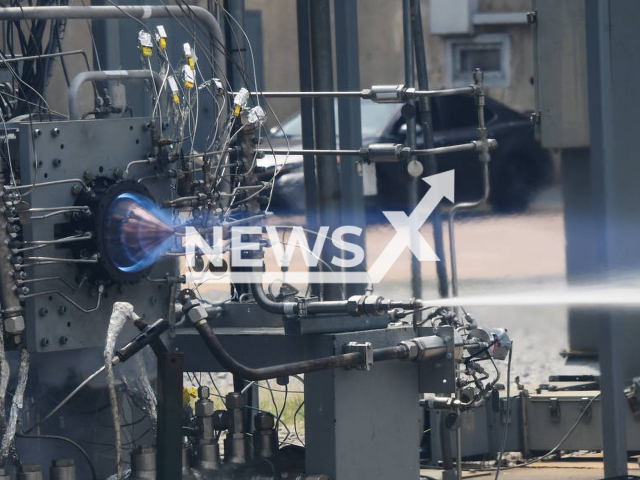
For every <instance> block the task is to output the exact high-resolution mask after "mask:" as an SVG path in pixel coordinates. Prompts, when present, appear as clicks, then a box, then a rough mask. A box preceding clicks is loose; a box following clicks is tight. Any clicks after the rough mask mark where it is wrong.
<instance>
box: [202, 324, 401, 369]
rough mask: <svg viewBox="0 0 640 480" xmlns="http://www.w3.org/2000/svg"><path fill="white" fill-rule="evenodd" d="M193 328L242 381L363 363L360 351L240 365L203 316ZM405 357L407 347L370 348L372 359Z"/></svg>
mask: <svg viewBox="0 0 640 480" xmlns="http://www.w3.org/2000/svg"><path fill="white" fill-rule="evenodd" d="M195 328H196V330H197V331H198V333H199V334H200V336H201V337H202V339H203V340H204V342H205V344H206V345H207V348H208V349H209V351H210V352H211V354H212V355H213V356H214V358H215V359H216V360H217V361H218V362H219V363H220V365H222V366H223V367H224V368H225V369H227V370H228V371H229V372H231V373H233V374H234V375H237V376H239V377H241V378H243V379H245V380H250V381H260V380H269V379H271V378H279V377H287V376H290V375H302V374H305V373H312V372H318V371H321V370H332V369H336V368H343V367H352V366H356V365H364V362H365V358H364V356H363V354H362V353H360V352H352V353H345V354H342V355H332V356H330V357H321V358H314V359H311V360H302V361H300V362H292V363H285V364H282V365H274V366H272V367H262V368H251V367H247V366H246V365H243V364H242V363H240V362H238V361H237V360H236V359H234V358H233V357H232V356H231V355H229V353H228V352H227V351H226V350H225V348H224V347H223V346H222V344H221V343H220V341H219V340H218V337H216V335H215V334H214V333H213V330H211V327H210V326H209V324H208V323H207V322H206V320H205V319H202V320H200V321H199V322H197V323H196V324H195ZM408 356H409V350H408V349H407V348H405V347H403V346H394V347H388V348H380V349H375V350H374V351H373V359H374V361H376V360H377V361H384V360H394V359H401V358H407V357H408Z"/></svg>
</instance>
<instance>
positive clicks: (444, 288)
mask: <svg viewBox="0 0 640 480" xmlns="http://www.w3.org/2000/svg"><path fill="white" fill-rule="evenodd" d="M411 20H412V27H413V32H412V33H413V44H414V47H415V54H416V57H415V58H416V70H417V72H418V87H419V88H420V90H429V76H428V70H427V52H426V49H425V40H424V35H423V33H422V13H421V10H420V2H419V1H417V0H411ZM430 104H431V99H430V98H428V97H427V98H421V99H420V101H419V105H420V123H421V125H422V135H423V136H424V148H433V119H432V118H431V106H430ZM423 163H424V165H425V173H426V174H427V175H435V174H436V173H438V164H437V162H436V158H435V156H433V155H427V156H426V158H425V159H424V161H423ZM431 222H432V223H433V241H434V247H435V249H434V250H435V252H436V255H438V258H440V261H439V262H435V263H436V272H437V274H438V293H439V294H440V296H441V297H448V296H449V286H448V283H449V282H448V280H447V264H446V263H445V261H444V258H445V254H444V239H443V232H442V210H441V208H440V206H439V205H438V206H437V207H436V208H435V209H434V210H433V213H432V214H431ZM414 296H416V297H422V294H421V292H419V293H418V294H416V293H414Z"/></svg>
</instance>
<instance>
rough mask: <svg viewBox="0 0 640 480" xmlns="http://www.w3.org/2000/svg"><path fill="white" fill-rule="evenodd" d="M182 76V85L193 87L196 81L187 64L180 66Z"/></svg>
mask: <svg viewBox="0 0 640 480" xmlns="http://www.w3.org/2000/svg"><path fill="white" fill-rule="evenodd" d="M182 76H183V77H184V86H185V87H187V88H193V86H194V85H195V83H196V75H195V72H194V71H193V69H192V68H191V67H190V66H189V65H185V66H184V67H182Z"/></svg>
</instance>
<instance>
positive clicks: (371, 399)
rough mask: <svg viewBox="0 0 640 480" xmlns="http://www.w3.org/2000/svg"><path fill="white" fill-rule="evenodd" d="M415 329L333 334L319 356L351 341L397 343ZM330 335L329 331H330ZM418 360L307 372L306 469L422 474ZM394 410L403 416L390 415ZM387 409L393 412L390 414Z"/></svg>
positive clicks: (341, 474) (342, 475)
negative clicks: (416, 362)
mask: <svg viewBox="0 0 640 480" xmlns="http://www.w3.org/2000/svg"><path fill="white" fill-rule="evenodd" d="M407 334H408V335H412V334H413V331H412V329H407V328H401V329H387V330H376V331H371V332H367V333H348V334H336V335H332V336H330V337H331V342H330V344H327V343H324V345H323V347H319V348H309V353H310V354H313V355H323V354H331V353H334V352H341V351H342V345H344V344H345V343H347V342H350V341H355V342H363V341H371V342H372V343H373V344H374V345H375V346H378V345H380V346H382V344H383V339H384V342H385V343H386V342H389V343H390V344H394V343H397V342H399V341H400V340H402V338H403V337H405V336H406V335H407ZM326 337H329V336H326ZM416 375H417V365H416V364H413V363H406V362H400V361H390V362H382V363H381V364H377V365H374V366H373V368H372V370H371V371H368V372H367V371H359V370H348V371H346V370H334V371H327V372H317V373H313V374H308V375H306V376H305V406H306V411H307V412H314V413H313V415H306V416H305V427H306V435H307V436H306V448H307V453H306V473H307V474H308V475H309V474H320V473H325V474H327V475H329V476H330V477H331V478H334V479H336V480H342V479H351V478H397V479H411V478H418V473H419V472H418V460H419V459H418V448H417V445H418V442H419V439H420V435H421V433H422V421H423V412H422V411H421V409H420V408H419V407H418V399H419V392H418V385H417V382H416ZM390 411H395V412H402V414H401V415H388V414H387V413H388V412H390ZM385 412H387V413H385Z"/></svg>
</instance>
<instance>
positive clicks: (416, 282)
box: [402, 0, 422, 328]
mask: <svg viewBox="0 0 640 480" xmlns="http://www.w3.org/2000/svg"><path fill="white" fill-rule="evenodd" d="M402 29H403V30H402V31H403V40H404V84H405V85H406V86H407V87H409V88H413V87H414V85H415V63H414V56H413V32H412V30H411V5H410V1H409V0H402ZM407 104H408V105H410V106H412V107H413V108H415V101H413V100H408V101H407ZM405 144H406V145H407V146H408V147H409V148H411V149H412V150H413V149H415V148H416V117H415V116H413V117H411V118H408V119H407V137H406V139H405ZM413 159H414V158H413V154H411V155H410V156H409V157H408V158H407V161H408V162H411V161H412V160H413ZM418 182H420V179H419V178H416V177H411V179H410V184H409V191H408V193H409V199H408V200H409V203H410V204H411V205H417V204H418V192H419V183H418ZM416 235H417V233H416V232H413V233H412V239H411V240H412V243H416V242H415V240H416V239H415V238H414V237H415V236H416ZM411 293H412V295H414V296H419V297H420V296H422V270H421V262H420V261H419V260H418V259H417V258H416V256H415V255H411ZM421 319H422V312H415V313H414V314H413V325H414V328H415V327H416V326H417V325H418V324H419V323H420V320H421Z"/></svg>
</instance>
